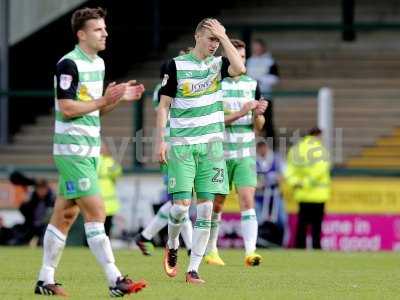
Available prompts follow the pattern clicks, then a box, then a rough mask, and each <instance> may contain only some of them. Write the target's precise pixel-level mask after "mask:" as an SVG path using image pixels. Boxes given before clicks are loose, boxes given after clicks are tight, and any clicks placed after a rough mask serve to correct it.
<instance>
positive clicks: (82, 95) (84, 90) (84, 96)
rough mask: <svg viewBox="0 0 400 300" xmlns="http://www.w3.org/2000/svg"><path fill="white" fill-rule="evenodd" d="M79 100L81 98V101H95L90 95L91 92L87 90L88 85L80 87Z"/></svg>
mask: <svg viewBox="0 0 400 300" xmlns="http://www.w3.org/2000/svg"><path fill="white" fill-rule="evenodd" d="M78 98H79V100H81V101H90V100H92V99H93V98H92V97H91V96H90V95H89V90H88V88H87V86H86V85H84V84H82V85H81V86H80V87H79V91H78Z"/></svg>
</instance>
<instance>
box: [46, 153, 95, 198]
mask: <svg viewBox="0 0 400 300" xmlns="http://www.w3.org/2000/svg"><path fill="white" fill-rule="evenodd" d="M54 162H55V165H56V167H57V170H58V173H59V179H58V193H59V195H60V196H61V197H63V198H65V199H76V198H80V197H85V196H92V195H96V194H99V184H98V177H97V166H98V158H95V157H91V158H87V157H82V158H81V157H76V156H54Z"/></svg>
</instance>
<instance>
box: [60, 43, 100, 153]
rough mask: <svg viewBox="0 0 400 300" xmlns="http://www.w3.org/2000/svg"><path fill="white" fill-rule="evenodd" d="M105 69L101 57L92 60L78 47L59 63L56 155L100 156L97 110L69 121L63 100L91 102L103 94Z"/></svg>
mask: <svg viewBox="0 0 400 300" xmlns="http://www.w3.org/2000/svg"><path fill="white" fill-rule="evenodd" d="M104 72H105V66H104V61H103V59H102V58H100V57H99V56H96V57H95V58H94V59H92V58H90V57H89V56H88V55H87V54H86V53H85V52H83V50H82V49H81V48H80V47H79V46H76V47H75V49H74V50H73V51H71V52H69V53H68V54H66V55H65V56H64V57H63V58H61V60H60V61H59V62H58V63H57V71H56V75H55V77H54V84H55V93H56V96H55V113H56V118H55V133H54V145H53V155H67V156H79V157H98V156H99V155H100V143H101V140H100V116H99V111H98V110H97V111H94V112H91V113H88V114H85V115H83V116H79V117H75V118H70V119H65V118H64V117H63V115H62V113H61V111H60V108H59V105H58V101H59V99H72V100H76V101H91V100H95V99H98V98H100V97H101V96H102V95H103V81H104Z"/></svg>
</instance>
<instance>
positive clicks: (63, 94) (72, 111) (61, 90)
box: [56, 59, 125, 119]
mask: <svg viewBox="0 0 400 300" xmlns="http://www.w3.org/2000/svg"><path fill="white" fill-rule="evenodd" d="M78 83H79V74H78V69H77V67H76V64H75V63H74V62H73V61H72V60H70V59H64V60H62V61H61V62H59V63H58V64H57V69H56V93H57V99H58V106H59V108H60V111H61V113H62V114H63V117H64V118H66V119H70V118H75V117H79V116H83V115H85V114H88V113H91V112H93V111H96V110H98V109H102V108H103V107H105V106H107V105H109V104H112V103H115V102H117V101H118V99H120V98H121V97H122V95H123V94H124V91H125V86H124V85H121V84H119V85H114V86H112V87H110V88H107V90H106V93H105V94H104V96H103V97H100V98H99V99H96V100H95V99H93V100H89V101H76V92H77V89H78Z"/></svg>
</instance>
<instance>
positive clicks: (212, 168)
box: [168, 142, 228, 194]
mask: <svg viewBox="0 0 400 300" xmlns="http://www.w3.org/2000/svg"><path fill="white" fill-rule="evenodd" d="M226 175H227V173H226V164H225V159H224V151H223V147H222V143H221V142H213V143H207V144H206V143H204V144H195V145H179V146H171V150H170V151H169V157H168V193H170V194H173V193H181V192H189V193H192V190H193V187H194V189H195V191H196V193H210V194H228V178H227V176H226Z"/></svg>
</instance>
